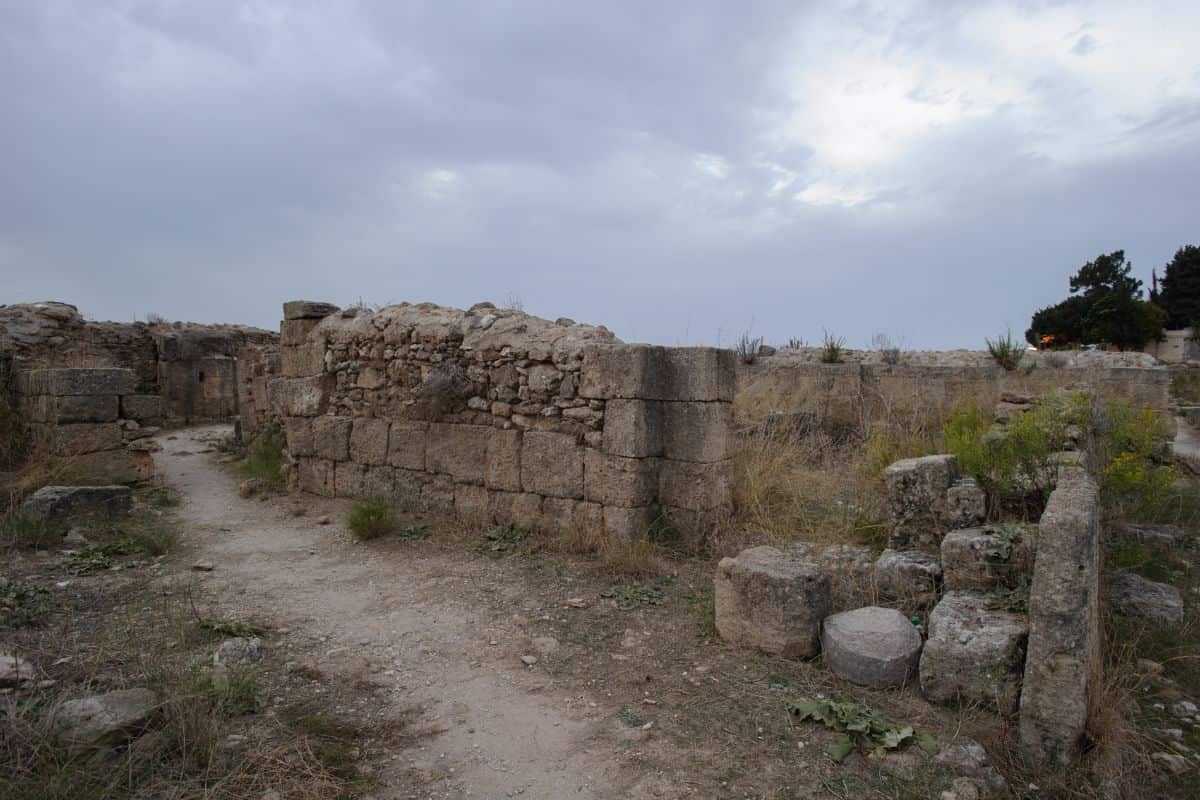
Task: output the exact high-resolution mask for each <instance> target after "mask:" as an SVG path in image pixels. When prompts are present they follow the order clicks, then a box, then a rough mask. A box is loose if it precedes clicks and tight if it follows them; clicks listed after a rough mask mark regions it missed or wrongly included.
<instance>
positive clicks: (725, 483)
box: [658, 459, 733, 511]
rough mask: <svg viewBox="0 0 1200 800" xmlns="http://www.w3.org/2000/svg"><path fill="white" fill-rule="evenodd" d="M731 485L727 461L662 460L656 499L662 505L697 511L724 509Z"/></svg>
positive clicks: (659, 465)
mask: <svg viewBox="0 0 1200 800" xmlns="http://www.w3.org/2000/svg"><path fill="white" fill-rule="evenodd" d="M732 486H733V479H732V474H731V466H730V462H729V461H718V462H715V463H712V464H697V463H694V462H690V461H670V460H667V459H663V460H662V461H660V462H659V464H658V500H659V502H660V503H662V504H663V505H667V506H674V507H677V508H688V509H693V510H696V511H713V510H716V509H721V508H725V507H727V506H728V505H729V502H730V497H731V493H732Z"/></svg>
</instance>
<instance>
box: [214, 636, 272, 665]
mask: <svg viewBox="0 0 1200 800" xmlns="http://www.w3.org/2000/svg"><path fill="white" fill-rule="evenodd" d="M262 657H263V648H262V640H261V639H259V638H258V637H257V636H253V637H245V636H239V637H236V638H233V639H226V640H225V641H223V642H221V645H220V646H219V647H218V648H217V650H216V652H215V653H213V666H217V667H238V666H245V665H247V664H253V663H254V662H256V661H262Z"/></svg>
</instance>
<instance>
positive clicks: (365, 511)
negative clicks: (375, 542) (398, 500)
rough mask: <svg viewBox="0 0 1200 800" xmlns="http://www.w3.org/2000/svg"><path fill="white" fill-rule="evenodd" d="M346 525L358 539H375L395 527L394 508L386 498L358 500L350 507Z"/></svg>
mask: <svg viewBox="0 0 1200 800" xmlns="http://www.w3.org/2000/svg"><path fill="white" fill-rule="evenodd" d="M346 527H348V528H349V529H350V532H351V533H353V534H354V535H355V536H356V537H358V538H359V539H364V540H366V539H377V538H379V537H380V536H383V535H384V534H387V533H391V532H392V531H394V530H395V529H396V510H395V509H394V508H393V507H392V503H391V501H390V500H387V499H386V498H382V497H373V498H371V499H369V500H360V501H359V502H357V503H355V504H354V507H353V508H351V509H350V516H349V517H348V518H347V520H346Z"/></svg>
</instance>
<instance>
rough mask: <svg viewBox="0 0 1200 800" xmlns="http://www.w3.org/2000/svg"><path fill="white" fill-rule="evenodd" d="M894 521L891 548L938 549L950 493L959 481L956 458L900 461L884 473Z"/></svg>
mask: <svg viewBox="0 0 1200 800" xmlns="http://www.w3.org/2000/svg"><path fill="white" fill-rule="evenodd" d="M883 475H884V478H885V480H886V481H887V490H888V506H889V510H890V512H891V519H892V538H891V542H890V544H891V546H892V547H895V548H898V549H899V548H904V547H907V546H909V545H915V546H918V547H921V548H923V549H930V548H936V547H937V546H938V544H939V543H940V541H941V534H943V533H944V532H945V531H946V530H947V528H946V527H945V525H946V522H945V517H946V493H947V492H948V491H949V489H950V487H951V486H953V485H954V482H955V480H956V479H957V478H958V461H957V459H955V458H954V456H952V455H936V456H924V457H923V458H906V459H903V460H901V461H897V462H896V463H895V464H892V465H891V466H889V467H888V468H887V469H886V470H884V473H883Z"/></svg>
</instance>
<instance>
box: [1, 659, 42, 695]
mask: <svg viewBox="0 0 1200 800" xmlns="http://www.w3.org/2000/svg"><path fill="white" fill-rule="evenodd" d="M33 678H34V673H33V665H32V664H30V663H29V662H28V661H26V660H25V659H23V658H20V657H18V656H13V655H8V654H5V653H0V687H6V688H15V687H17V686H21V685H24V684H28V683H31V682H32V681H33Z"/></svg>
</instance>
